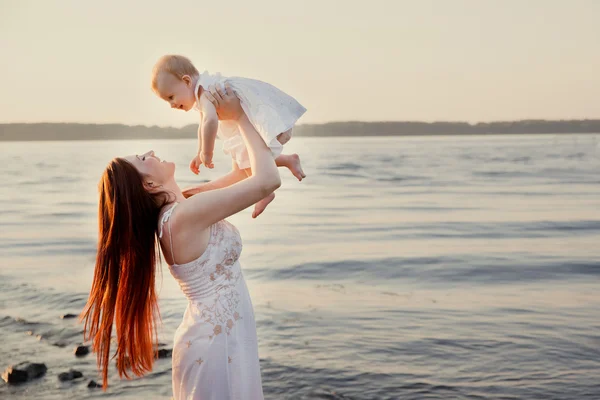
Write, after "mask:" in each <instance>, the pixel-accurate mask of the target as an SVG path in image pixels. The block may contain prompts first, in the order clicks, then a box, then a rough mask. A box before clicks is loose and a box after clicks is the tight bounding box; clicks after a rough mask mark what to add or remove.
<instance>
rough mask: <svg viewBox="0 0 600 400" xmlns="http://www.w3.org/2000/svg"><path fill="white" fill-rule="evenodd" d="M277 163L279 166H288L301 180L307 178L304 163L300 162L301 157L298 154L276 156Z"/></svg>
mask: <svg viewBox="0 0 600 400" xmlns="http://www.w3.org/2000/svg"><path fill="white" fill-rule="evenodd" d="M275 164H276V165H277V166H278V167H286V168H287V169H289V170H290V171H291V172H292V174H293V175H294V176H295V177H296V179H298V180H299V181H301V180H302V179H303V178H306V174H305V173H304V171H303V170H302V164H300V157H299V156H298V154H280V155H279V156H277V158H275Z"/></svg>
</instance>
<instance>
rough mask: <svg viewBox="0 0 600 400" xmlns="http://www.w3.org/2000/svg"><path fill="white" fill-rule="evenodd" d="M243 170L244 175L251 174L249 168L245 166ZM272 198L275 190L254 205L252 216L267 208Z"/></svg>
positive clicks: (254, 216) (256, 215)
mask: <svg viewBox="0 0 600 400" xmlns="http://www.w3.org/2000/svg"><path fill="white" fill-rule="evenodd" d="M244 172H246V175H247V176H248V177H250V176H252V170H251V169H250V168H246V169H245V170H244ZM274 199H275V192H273V193H271V194H270V195H268V196H267V197H265V198H264V199H262V200H259V201H258V202H257V203H256V204H255V205H254V211H252V218H256V217H258V216H259V215H260V214H262V213H263V211H265V208H267V206H268V205H269V203H270V202H272V201H273V200H274Z"/></svg>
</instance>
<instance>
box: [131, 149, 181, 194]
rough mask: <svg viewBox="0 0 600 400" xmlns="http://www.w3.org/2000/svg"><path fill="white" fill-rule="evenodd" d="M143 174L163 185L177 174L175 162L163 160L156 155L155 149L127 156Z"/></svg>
mask: <svg viewBox="0 0 600 400" xmlns="http://www.w3.org/2000/svg"><path fill="white" fill-rule="evenodd" d="M125 159H126V160H127V161H129V162H130V163H131V164H133V166H134V167H135V168H136V169H137V170H138V171H139V172H140V174H142V175H143V176H147V177H148V179H149V180H151V181H152V182H153V183H154V184H155V185H157V186H158V185H162V184H163V183H165V182H167V181H168V180H170V179H172V178H173V176H174V174H175V163H173V162H170V161H165V160H163V161H161V159H160V158H158V157H156V155H155V154H154V151H153V150H150V151H148V152H146V153H144V154H140V155H137V154H136V155H131V156H127V157H125Z"/></svg>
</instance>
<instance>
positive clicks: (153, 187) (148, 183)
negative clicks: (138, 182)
mask: <svg viewBox="0 0 600 400" xmlns="http://www.w3.org/2000/svg"><path fill="white" fill-rule="evenodd" d="M144 187H145V188H146V190H148V191H150V192H154V191H157V190H159V189H161V188H162V187H163V185H157V184H155V183H154V182H152V181H144Z"/></svg>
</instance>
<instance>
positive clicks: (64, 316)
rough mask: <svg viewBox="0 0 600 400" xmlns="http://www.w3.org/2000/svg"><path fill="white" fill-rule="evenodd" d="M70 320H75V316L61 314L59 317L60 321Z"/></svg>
mask: <svg viewBox="0 0 600 400" xmlns="http://www.w3.org/2000/svg"><path fill="white" fill-rule="evenodd" d="M71 318H77V315H75V314H63V315H61V316H60V319H71Z"/></svg>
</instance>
